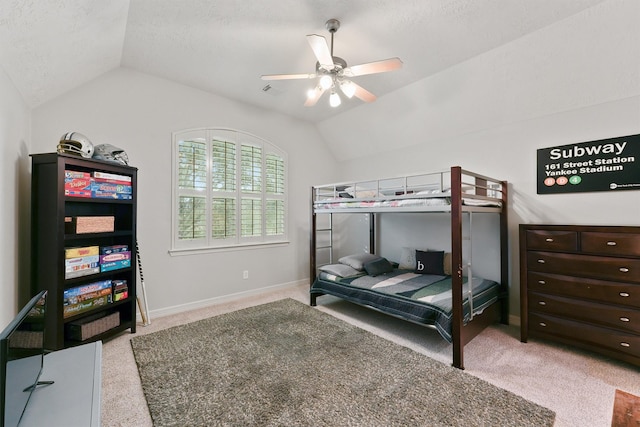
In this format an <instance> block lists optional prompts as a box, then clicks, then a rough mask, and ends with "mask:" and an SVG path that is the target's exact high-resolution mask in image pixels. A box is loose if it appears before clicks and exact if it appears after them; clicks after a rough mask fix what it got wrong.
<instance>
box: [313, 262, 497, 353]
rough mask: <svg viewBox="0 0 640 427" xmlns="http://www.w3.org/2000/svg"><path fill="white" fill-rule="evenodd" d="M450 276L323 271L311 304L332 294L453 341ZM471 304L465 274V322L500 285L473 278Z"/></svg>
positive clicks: (486, 303)
mask: <svg viewBox="0 0 640 427" xmlns="http://www.w3.org/2000/svg"><path fill="white" fill-rule="evenodd" d="M451 283H452V279H451V276H438V275H431V274H416V273H414V272H413V271H412V270H403V269H394V270H393V271H391V272H388V273H384V274H381V275H377V276H369V275H367V274H365V273H364V272H363V273H362V274H359V275H356V276H351V277H340V276H336V275H333V274H329V273H326V272H324V271H321V272H320V273H319V275H318V277H317V278H316V280H315V281H314V283H313V284H312V285H311V289H310V296H311V303H312V305H315V298H316V297H318V296H320V295H333V296H337V297H340V298H342V299H344V300H347V301H350V302H354V303H356V304H360V305H365V306H369V307H373V308H376V309H378V310H380V311H383V312H385V313H389V314H392V315H394V316H398V317H401V318H403V319H407V320H411V321H413V322H416V323H420V324H423V325H430V326H434V327H435V328H436V329H437V330H438V332H439V333H440V335H442V337H443V338H444V339H446V340H447V341H448V342H452V335H451V334H452V332H451V328H452V321H453V319H452V318H453V305H452V293H451ZM472 284H473V286H472V288H471V295H472V298H471V305H470V304H469V285H468V280H467V277H463V290H462V292H463V293H462V295H463V313H464V318H463V323H464V324H466V323H468V322H469V320H470V319H471V311H473V315H474V316H475V315H479V314H481V313H482V312H483V311H484V309H485V308H487V307H489V306H490V305H491V304H493V303H495V302H497V301H498V299H499V298H500V284H499V283H497V282H495V281H492V280H487V279H483V278H479V277H474V278H473V280H472Z"/></svg>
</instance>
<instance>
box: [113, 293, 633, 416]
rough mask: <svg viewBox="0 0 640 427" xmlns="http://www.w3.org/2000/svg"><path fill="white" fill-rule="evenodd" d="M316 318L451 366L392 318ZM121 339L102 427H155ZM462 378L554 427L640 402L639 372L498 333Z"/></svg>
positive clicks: (341, 305) (468, 350)
mask: <svg viewBox="0 0 640 427" xmlns="http://www.w3.org/2000/svg"><path fill="white" fill-rule="evenodd" d="M282 298H294V299H297V300H299V301H302V302H308V287H307V286H298V287H293V288H289V289H287V290H284V291H283V290H280V291H272V292H268V293H265V294H261V295H260V296H257V297H255V296H254V297H251V298H244V299H238V300H235V301H232V302H226V303H224V304H218V305H214V306H211V307H208V308H204V309H199V310H194V311H192V312H188V313H181V314H177V315H172V316H167V317H163V318H152V319H151V320H152V324H151V325H149V326H146V327H143V326H140V325H139V327H138V333H137V334H136V335H140V334H146V333H150V332H154V331H158V330H161V329H165V328H167V327H171V326H175V325H180V324H184V323H188V322H193V321H196V320H200V319H204V318H207V317H211V316H214V315H217V314H222V313H227V312H230V311H234V310H237V309H240V308H244V307H249V306H252V305H256V304H262V303H266V302H271V301H276V300H279V299H282ZM318 303H319V306H318V307H317V309H318V310H321V311H324V312H326V313H329V314H332V315H334V316H336V317H337V318H340V319H342V320H345V321H347V322H349V323H352V324H354V325H356V326H359V327H362V328H363V329H366V330H368V331H370V332H373V333H375V334H378V335H380V336H382V337H385V338H387V339H389V340H391V341H394V342H396V343H398V344H401V345H405V346H407V347H410V348H412V349H414V350H415V351H418V352H420V353H423V354H425V355H428V356H429V357H432V358H434V359H436V360H439V361H442V362H445V363H451V347H450V345H449V344H447V343H446V342H444V340H442V339H441V338H440V336H439V335H438V334H437V333H436V332H435V331H432V330H429V329H426V328H424V327H421V326H418V325H414V324H411V323H408V322H404V321H401V320H398V319H394V318H391V317H389V316H386V315H384V314H381V313H377V312H375V311H373V310H368V309H365V308H362V307H358V306H355V305H353V304H349V303H346V302H343V301H340V300H338V299H335V298H333V297H321V298H319V300H318ZM132 336H133V335H132V334H127V333H125V334H122V335H120V336H118V337H116V338H114V339H112V340H110V341H108V342H105V343H104V346H103V370H102V384H103V390H102V426H104V427H109V426H123V427H125V426H126V427H131V426H136V427H146V426H152V423H151V417H150V415H149V412H148V409H147V405H146V401H145V398H144V394H143V392H142V386H141V384H140V379H139V376H138V371H137V368H136V364H135V360H134V358H133V353H132V350H131V346H130V344H129V340H130V339H131V337H132ZM465 367H466V370H465V372H467V373H469V374H472V375H475V376H477V377H479V378H482V379H484V380H486V381H489V382H490V383H492V384H495V385H497V386H498V387H502V388H504V389H506V390H509V391H512V392H514V393H516V394H518V395H520V396H522V397H524V398H526V399H528V400H531V401H533V402H535V403H538V404H540V405H542V406H545V407H547V408H549V409H551V410H553V411H555V412H556V423H555V426H557V427H565V426H580V427H582V426H591V427H598V426H603V427H604V426H607V427H608V426H610V425H611V420H612V413H613V403H614V398H615V393H616V389H620V390H623V391H625V392H627V393H632V394H635V395H639V394H640V368H635V367H631V366H629V365H625V364H620V363H617V362H613V361H608V360H607V359H604V358H601V357H598V356H594V355H591V354H587V353H582V352H578V351H574V350H570V349H567V348H564V347H561V346H556V345H552V344H548V343H542V342H536V341H531V342H529V343H527V344H523V343H521V342H520V341H519V338H518V329H517V328H516V327H513V326H509V327H507V326H502V325H496V326H492V327H490V328H488V329H487V330H485V331H484V332H483V333H482V334H480V335H479V336H478V337H477V338H475V339H474V340H473V341H472V342H471V343H469V344H468V345H467V346H466V347H465Z"/></svg>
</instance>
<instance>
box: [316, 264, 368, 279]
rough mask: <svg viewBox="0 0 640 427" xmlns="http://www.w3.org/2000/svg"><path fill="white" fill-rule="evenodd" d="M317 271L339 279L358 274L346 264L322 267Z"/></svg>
mask: <svg viewBox="0 0 640 427" xmlns="http://www.w3.org/2000/svg"><path fill="white" fill-rule="evenodd" d="M318 270H320V271H324V272H326V273H329V274H333V275H335V276H340V277H350V276H355V275H357V274H360V272H359V271H358V270H356V269H355V268H353V267H350V266H348V265H346V264H327V265H323V266H322V267H320V268H319V269H318Z"/></svg>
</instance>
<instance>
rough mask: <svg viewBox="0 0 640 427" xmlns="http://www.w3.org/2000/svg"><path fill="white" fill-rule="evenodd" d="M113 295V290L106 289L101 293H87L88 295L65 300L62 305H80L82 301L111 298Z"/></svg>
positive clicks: (101, 290) (100, 291)
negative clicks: (104, 297) (103, 297)
mask: <svg viewBox="0 0 640 427" xmlns="http://www.w3.org/2000/svg"><path fill="white" fill-rule="evenodd" d="M112 293H113V292H112V291H111V288H105V289H100V290H99V291H93V292H87V293H86V294H80V295H75V296H71V297H69V298H65V299H64V300H63V301H62V305H74V304H79V303H81V302H82V301H87V300H90V299H94V298H99V297H102V296H109V295H112Z"/></svg>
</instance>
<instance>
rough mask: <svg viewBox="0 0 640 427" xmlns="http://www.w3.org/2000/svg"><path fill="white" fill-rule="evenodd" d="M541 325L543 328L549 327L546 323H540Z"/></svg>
mask: <svg viewBox="0 0 640 427" xmlns="http://www.w3.org/2000/svg"><path fill="white" fill-rule="evenodd" d="M539 325H540V326H542V327H543V328H546V327H547V324H546V323H544V322H540V323H539Z"/></svg>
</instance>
